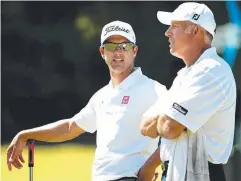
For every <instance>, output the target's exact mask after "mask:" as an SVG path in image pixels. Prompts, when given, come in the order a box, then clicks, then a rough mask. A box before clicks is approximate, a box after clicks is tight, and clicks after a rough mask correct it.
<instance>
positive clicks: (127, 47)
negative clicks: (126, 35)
mask: <svg viewBox="0 0 241 181" xmlns="http://www.w3.org/2000/svg"><path fill="white" fill-rule="evenodd" d="M101 47H102V48H103V49H104V50H106V51H110V52H114V51H116V49H117V47H118V48H119V49H120V50H122V51H129V50H131V49H132V48H133V47H135V44H133V43H131V42H127V43H105V44H103V45H102V46H101Z"/></svg>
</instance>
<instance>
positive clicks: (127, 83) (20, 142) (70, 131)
mask: <svg viewBox="0 0 241 181" xmlns="http://www.w3.org/2000/svg"><path fill="white" fill-rule="evenodd" d="M99 51H100V54H101V56H102V58H103V59H104V60H105V63H106V64H107V66H108V68H109V72H110V82H109V84H107V85H106V86H105V87H103V88H101V89H100V90H99V91H97V92H96V93H95V94H94V95H93V96H92V98H91V99H90V101H89V102H88V104H87V105H86V106H85V107H84V108H83V109H82V110H81V111H80V112H79V113H77V114H76V115H75V116H73V117H72V118H69V119H64V120H60V121H57V122H54V123H52V124H48V125H45V126H42V127H38V128H33V129H28V130H23V131H21V132H19V133H18V134H17V135H16V136H15V137H14V139H13V140H12V142H11V144H10V146H9V148H8V150H7V163H8V168H9V170H11V169H12V165H13V166H14V167H16V168H21V167H22V164H21V162H24V160H23V157H22V151H23V148H24V146H25V144H26V141H27V140H28V139H35V140H40V141H45V142H63V141H67V140H71V139H73V138H75V137H77V136H79V135H81V134H83V133H84V132H90V133H94V132H95V131H97V148H96V152H95V158H94V163H93V167H92V180H93V181H114V180H116V181H117V180H118V181H136V180H137V172H138V170H139V168H140V167H141V166H142V165H143V164H144V162H145V161H146V160H147V158H148V157H149V156H150V155H151V154H152V153H153V152H154V150H155V149H156V146H157V143H158V139H155V140H153V139H151V138H148V137H145V136H143V135H142V134H141V133H140V131H139V128H140V123H141V118H142V115H143V113H144V112H145V111H146V110H147V109H148V108H149V107H150V106H151V105H152V104H154V103H155V101H156V100H157V99H162V98H161V97H163V96H165V94H166V88H165V86H163V85H161V84H160V83H158V82H157V81H154V80H152V79H150V78H148V77H146V76H145V75H143V74H142V71H141V68H140V67H139V68H138V67H134V62H135V59H136V56H137V52H138V47H137V45H136V37H135V33H134V31H133V29H132V27H131V25H129V24H128V23H125V22H122V21H113V22H110V23H108V24H107V25H105V26H104V27H103V29H102V34H101V46H100V49H99ZM143 92H144V93H145V97H146V98H143ZM20 161H21V162H20ZM79 162H80V163H81V160H80V161H79ZM80 173H81V172H80Z"/></svg>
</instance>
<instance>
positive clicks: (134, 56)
mask: <svg viewBox="0 0 241 181" xmlns="http://www.w3.org/2000/svg"><path fill="white" fill-rule="evenodd" d="M133 52H134V54H133V58H136V55H137V52H138V46H135V47H134V48H133Z"/></svg>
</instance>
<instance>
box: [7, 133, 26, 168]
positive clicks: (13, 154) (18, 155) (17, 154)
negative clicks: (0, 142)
mask: <svg viewBox="0 0 241 181" xmlns="http://www.w3.org/2000/svg"><path fill="white" fill-rule="evenodd" d="M26 142H27V140H25V139H24V138H23V137H22V135H21V133H19V134H17V135H16V136H15V137H14V138H13V140H12V142H11V143H10V145H9V147H8V149H7V165H8V170H9V171H11V170H12V165H13V166H14V167H15V168H18V169H20V168H22V167H23V165H22V163H24V162H25V161H24V159H23V156H22V152H23V148H24V146H25V145H26Z"/></svg>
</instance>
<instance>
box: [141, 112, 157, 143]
mask: <svg viewBox="0 0 241 181" xmlns="http://www.w3.org/2000/svg"><path fill="white" fill-rule="evenodd" d="M158 118H159V116H155V117H144V118H143V119H142V122H141V125H140V129H141V133H142V134H143V135H144V136H149V137H151V138H156V137H158V136H159V134H158V131H157V121H158Z"/></svg>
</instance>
